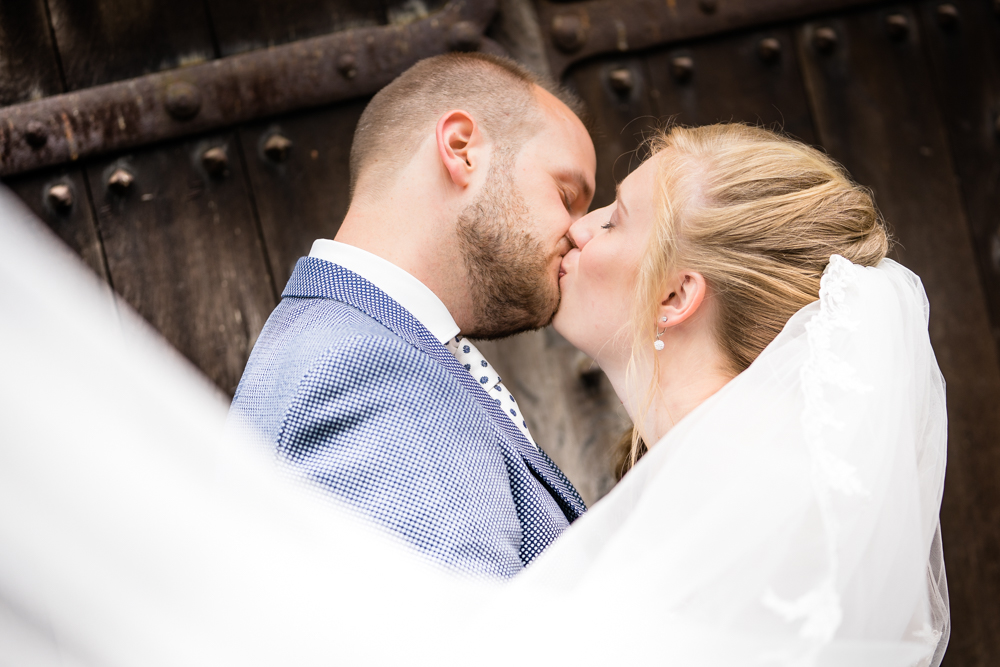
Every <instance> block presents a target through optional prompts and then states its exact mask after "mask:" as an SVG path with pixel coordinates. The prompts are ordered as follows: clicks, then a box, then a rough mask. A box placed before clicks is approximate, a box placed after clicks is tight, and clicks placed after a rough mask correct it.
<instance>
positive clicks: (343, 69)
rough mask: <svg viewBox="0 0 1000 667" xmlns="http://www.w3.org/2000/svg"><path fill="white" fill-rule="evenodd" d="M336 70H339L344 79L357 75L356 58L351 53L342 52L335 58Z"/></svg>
mask: <svg viewBox="0 0 1000 667" xmlns="http://www.w3.org/2000/svg"><path fill="white" fill-rule="evenodd" d="M337 71H338V72H340V73H341V74H342V75H343V76H344V78H345V79H353V78H354V77H356V76H357V75H358V60H357V58H355V57H354V54H353V53H342V54H341V55H340V57H339V58H337Z"/></svg>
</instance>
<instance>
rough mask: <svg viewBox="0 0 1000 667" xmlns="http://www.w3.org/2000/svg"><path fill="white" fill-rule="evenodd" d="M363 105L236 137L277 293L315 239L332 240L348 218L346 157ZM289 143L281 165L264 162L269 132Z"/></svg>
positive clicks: (290, 119) (254, 128)
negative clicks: (342, 222)
mask: <svg viewBox="0 0 1000 667" xmlns="http://www.w3.org/2000/svg"><path fill="white" fill-rule="evenodd" d="M366 104H367V100H357V101H355V102H350V103H347V104H341V105H338V106H335V107H332V108H329V109H320V110H317V111H308V112H304V113H299V114H294V115H291V116H284V117H282V118H281V119H280V120H279V121H273V122H272V121H266V122H262V123H255V124H252V125H248V126H245V127H243V128H241V129H240V131H239V136H240V140H241V142H242V143H241V145H242V148H243V154H244V156H245V158H246V165H247V171H248V174H249V178H250V183H251V184H252V186H253V196H254V198H255V200H256V205H257V212H258V215H259V217H260V224H261V230H262V232H263V235H264V240H265V242H266V245H267V252H268V257H269V258H270V261H271V271H272V274H273V275H274V279H275V284H276V285H277V288H278V291H279V292H280V291H281V289H282V288H283V287H284V285H285V282H287V281H288V277H289V276H290V275H291V272H292V269H293V268H294V267H295V262H296V261H297V260H298V258H299V257H302V256H303V255H308V254H309V248H310V246H311V245H312V242H313V241H315V240H316V239H318V238H328V239H332V238H333V237H334V236H335V235H336V233H337V230H338V229H339V228H340V223H341V221H342V220H343V219H344V215H345V214H346V213H347V206H348V203H349V200H348V186H349V184H350V173H349V168H348V158H349V156H350V151H351V141H352V139H353V137H354V127H355V126H356V125H357V122H358V118H359V117H360V116H361V112H362V111H363V110H364V108H365V105H366ZM276 132H277V133H280V134H281V135H282V136H284V137H286V138H288V139H289V140H291V142H292V147H291V150H290V151H289V153H288V158H287V160H286V161H285V162H274V161H272V160H269V159H267V158H266V157H265V155H264V153H263V151H262V150H261V144H262V142H263V141H264V140H266V139H267V137H269V136H270V135H271V134H272V133H276Z"/></svg>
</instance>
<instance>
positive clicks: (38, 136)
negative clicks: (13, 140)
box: [24, 120, 49, 148]
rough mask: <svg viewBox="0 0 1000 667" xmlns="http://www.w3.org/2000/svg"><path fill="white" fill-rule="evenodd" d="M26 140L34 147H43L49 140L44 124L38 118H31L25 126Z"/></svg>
mask: <svg viewBox="0 0 1000 667" xmlns="http://www.w3.org/2000/svg"><path fill="white" fill-rule="evenodd" d="M24 140H25V141H27V142H28V145H29V146H31V147H32V148H41V147H42V146H44V145H45V144H46V142H48V140H49V135H48V133H47V132H46V131H45V126H44V125H42V124H41V123H40V122H38V121H37V120H29V121H28V123H27V124H26V125H25V126H24Z"/></svg>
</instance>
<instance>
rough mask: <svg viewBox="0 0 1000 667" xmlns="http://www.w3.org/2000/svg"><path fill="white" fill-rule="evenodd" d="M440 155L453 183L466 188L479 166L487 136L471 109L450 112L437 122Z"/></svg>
mask: <svg viewBox="0 0 1000 667" xmlns="http://www.w3.org/2000/svg"><path fill="white" fill-rule="evenodd" d="M436 136H437V149H438V156H439V157H440V159H441V163H442V164H443V165H444V168H445V170H446V171H447V172H448V175H449V176H450V177H451V180H452V182H454V183H455V185H458V186H460V187H465V186H467V185H468V184H469V182H470V181H471V180H472V174H473V172H474V171H475V169H476V167H477V166H478V157H479V148H480V147H481V146H482V143H483V136H482V134H481V133H480V132H479V127H478V126H477V125H476V121H475V119H474V118H473V117H472V116H471V115H470V114H469V112H467V111H462V110H460V109H455V110H452V111H448V112H447V113H445V114H444V115H442V116H441V118H439V119H438V123H437V130H436Z"/></svg>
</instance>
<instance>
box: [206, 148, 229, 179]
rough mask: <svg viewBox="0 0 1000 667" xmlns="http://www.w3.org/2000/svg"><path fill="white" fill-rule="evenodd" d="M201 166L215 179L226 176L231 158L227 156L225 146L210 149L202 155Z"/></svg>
mask: <svg viewBox="0 0 1000 667" xmlns="http://www.w3.org/2000/svg"><path fill="white" fill-rule="evenodd" d="M201 165H202V166H203V167H205V171H207V172H208V173H209V175H210V176H214V177H215V178H219V177H220V176H224V175H225V173H226V170H227V169H228V168H229V156H228V155H226V149H225V148H224V147H223V146H215V147H213V148H209V149H208V150H207V151H205V152H204V153H202V154H201Z"/></svg>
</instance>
